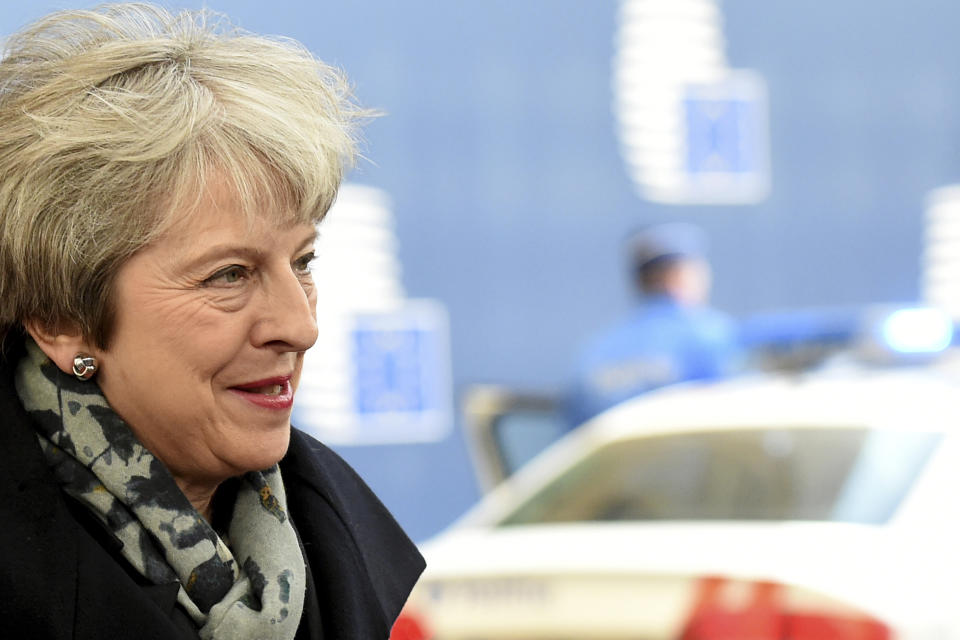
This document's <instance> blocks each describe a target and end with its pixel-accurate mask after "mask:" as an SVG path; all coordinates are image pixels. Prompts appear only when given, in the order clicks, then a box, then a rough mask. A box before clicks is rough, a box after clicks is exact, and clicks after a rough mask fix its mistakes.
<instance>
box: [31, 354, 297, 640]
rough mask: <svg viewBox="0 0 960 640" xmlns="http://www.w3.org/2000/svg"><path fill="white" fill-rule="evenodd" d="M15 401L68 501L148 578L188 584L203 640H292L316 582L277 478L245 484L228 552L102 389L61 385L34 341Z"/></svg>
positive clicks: (183, 593)
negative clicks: (311, 581)
mask: <svg viewBox="0 0 960 640" xmlns="http://www.w3.org/2000/svg"><path fill="white" fill-rule="evenodd" d="M16 389H17V393H18V394H19V396H20V400H21V402H23V405H24V408H25V409H26V410H27V412H28V413H29V414H30V416H31V418H33V421H34V423H35V424H36V428H37V436H38V438H39V440H40V446H41V447H42V449H43V452H44V454H45V456H46V459H47V463H48V464H49V465H50V468H51V469H52V470H53V473H54V475H55V476H56V477H57V479H58V481H59V482H60V484H61V486H62V487H63V490H64V491H66V492H67V493H68V494H70V495H71V496H73V497H74V498H76V499H77V500H79V501H80V502H81V503H82V504H84V505H86V506H87V508H89V509H90V510H91V511H92V512H93V513H94V514H96V516H97V517H98V518H100V520H101V521H103V522H104V523H105V524H106V526H107V528H108V529H109V530H110V531H112V532H113V533H114V535H116V537H117V538H118V539H119V540H120V541H121V542H123V549H122V551H121V552H122V553H123V556H124V557H125V558H126V559H127V560H128V561H129V562H130V564H131V565H133V567H134V568H135V569H136V570H137V571H138V572H139V573H140V574H141V575H143V576H144V577H146V578H147V579H148V580H150V581H151V582H153V583H154V584H169V583H171V582H179V584H180V590H179V593H178V595H177V600H178V602H179V604H180V605H181V606H182V607H183V608H184V609H185V610H186V611H187V613H188V614H189V615H190V617H191V618H193V620H194V622H196V624H197V626H198V627H199V628H200V637H201V638H203V639H204V640H208V639H215V640H220V639H227V638H229V639H231V640H245V639H254V638H277V639H292V638H293V637H294V635H295V634H296V631H297V627H298V625H299V623H300V615H301V613H302V611H303V598H304V592H305V586H306V570H305V567H304V560H303V555H302V553H301V551H300V546H299V543H298V542H297V534H296V532H295V531H294V529H293V526H292V525H291V523H290V519H289V518H288V517H287V515H286V496H285V493H284V489H283V482H282V480H281V478H280V469H279V468H278V467H276V466H274V467H273V468H272V469H269V470H267V471H262V472H251V473H247V474H245V475H244V476H243V478H242V480H241V481H240V482H238V483H237V484H238V489H237V495H236V502H235V504H234V508H233V515H232V517H231V519H230V523H229V525H228V526H227V536H226V537H227V539H228V540H229V541H230V547H229V548H228V547H227V544H226V543H225V542H224V540H222V539H221V538H220V536H218V535H217V533H216V532H215V531H214V530H213V528H212V527H211V526H210V525H209V524H208V523H207V521H206V520H205V519H204V518H203V517H202V516H201V515H200V513H199V512H197V510H196V509H194V508H193V505H191V503H190V501H189V500H188V499H187V497H186V496H185V495H184V494H183V493H182V492H181V491H180V489H179V487H178V486H177V484H176V483H175V482H174V479H173V476H172V475H171V474H170V472H169V471H168V470H167V468H166V467H165V466H164V464H163V463H162V462H160V460H158V459H157V458H156V457H154V456H153V455H152V454H151V453H150V452H149V451H147V449H146V448H144V446H143V445H142V444H141V443H140V441H139V440H137V437H136V436H135V435H134V434H133V432H132V431H131V430H130V428H129V427H128V426H127V425H126V423H125V422H124V421H123V420H122V419H121V418H120V416H118V415H117V414H116V413H114V411H113V410H112V409H110V406H109V405H108V404H107V401H106V398H104V397H103V394H101V393H100V389H99V387H98V386H97V385H96V384H95V383H94V382H93V381H86V382H82V381H79V380H77V379H75V378H73V377H72V376H68V375H65V374H63V373H62V372H61V371H60V370H59V369H58V368H57V367H56V366H55V365H54V364H53V363H52V362H50V360H49V359H47V357H46V356H45V355H44V354H43V352H42V351H41V350H40V348H39V347H37V345H36V344H35V343H34V342H33V341H32V340H29V339H28V340H27V355H26V356H25V357H24V358H23V359H22V360H21V361H20V363H19V365H18V367H17V375H16Z"/></svg>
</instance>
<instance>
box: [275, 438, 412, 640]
mask: <svg viewBox="0 0 960 640" xmlns="http://www.w3.org/2000/svg"><path fill="white" fill-rule="evenodd" d="M280 467H281V471H282V473H283V478H284V486H285V488H286V491H287V500H288V504H289V506H290V514H291V517H292V518H293V520H294V524H295V525H296V527H297V529H298V531H299V532H300V535H301V538H302V539H303V541H304V548H305V550H306V552H307V556H308V560H309V562H310V565H311V567H312V568H313V572H314V579H315V581H316V583H317V588H318V591H319V593H320V598H321V600H322V599H324V598H325V597H326V598H336V599H339V600H341V603H340V605H339V606H338V607H337V606H335V607H330V606H325V607H323V609H324V615H326V616H327V617H328V618H329V616H330V615H335V616H339V617H340V620H339V621H331V620H329V619H327V620H325V622H324V627H325V629H327V628H328V625H331V624H332V626H333V627H334V628H335V633H334V634H333V635H334V637H363V638H367V637H371V638H372V637H387V635H389V632H390V626H391V625H392V624H393V621H394V620H395V619H396V617H397V616H398V615H399V613H400V610H401V608H402V607H403V605H404V603H405V602H406V599H407V596H408V595H409V594H410V591H411V589H412V588H413V585H414V584H415V583H416V581H417V579H418V578H419V576H420V574H421V573H422V571H423V569H424V567H425V566H426V565H425V563H424V560H423V557H422V556H421V555H420V553H419V552H418V551H417V548H416V546H415V545H414V544H413V542H411V541H410V539H409V538H408V537H407V535H406V534H405V533H404V532H403V530H402V529H401V528H400V526H399V525H398V524H397V522H396V521H395V520H394V519H393V516H392V515H391V514H390V512H389V511H388V510H387V509H386V507H384V506H383V504H382V503H381V502H380V500H379V499H377V497H376V496H375V495H374V494H373V492H372V491H371V490H370V489H369V487H367V485H366V484H365V483H364V482H363V480H362V479H361V478H360V477H359V476H358V475H357V474H356V472H355V471H354V470H353V469H352V468H350V466H349V465H347V463H346V462H344V460H343V459H342V458H340V457H339V456H338V455H337V454H336V453H334V452H333V451H331V450H330V449H329V448H327V447H326V446H325V445H323V444H321V443H320V442H318V441H317V440H315V439H313V438H311V437H310V436H308V435H306V434H305V433H303V432H301V431H298V430H296V429H294V430H293V432H292V434H291V439H290V448H289V450H288V452H287V455H286V457H285V458H284V459H283V461H281V463H280ZM331 609H337V610H336V611H331ZM350 609H352V611H351V610H350Z"/></svg>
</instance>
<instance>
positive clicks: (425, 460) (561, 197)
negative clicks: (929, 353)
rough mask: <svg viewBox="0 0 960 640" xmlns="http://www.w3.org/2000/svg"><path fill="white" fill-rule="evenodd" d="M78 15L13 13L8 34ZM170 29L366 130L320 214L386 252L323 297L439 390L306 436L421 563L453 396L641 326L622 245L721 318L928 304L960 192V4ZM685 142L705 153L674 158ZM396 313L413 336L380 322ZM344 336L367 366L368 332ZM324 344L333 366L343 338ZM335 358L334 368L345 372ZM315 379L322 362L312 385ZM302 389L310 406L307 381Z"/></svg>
mask: <svg viewBox="0 0 960 640" xmlns="http://www.w3.org/2000/svg"><path fill="white" fill-rule="evenodd" d="M93 4H95V3H92V2H81V1H76V2H64V1H57V2H52V1H51V2H47V1H35V2H5V3H3V4H2V5H0V33H3V34H6V33H10V32H12V31H14V30H17V29H18V28H20V27H21V26H22V25H24V24H26V23H27V22H29V21H30V20H32V19H35V18H36V17H39V16H40V15H42V14H45V13H47V12H49V11H51V10H54V9H60V8H67V7H69V8H80V7H85V6H92V5H93ZM164 4H166V6H169V7H171V8H176V7H192V8H197V7H201V6H203V7H208V8H210V9H213V10H216V11H222V12H224V13H226V14H228V15H229V16H230V17H231V18H232V19H233V20H234V21H235V22H236V23H237V24H238V25H239V26H241V27H243V28H246V29H249V30H252V31H255V32H260V33H266V34H278V35H284V36H289V37H292V38H295V39H297V40H299V41H301V42H303V43H304V44H305V45H306V46H307V47H308V48H309V49H310V50H312V51H313V52H314V53H315V54H317V55H318V56H319V57H320V58H322V59H323V60H325V61H327V62H329V63H331V64H334V65H336V66H339V67H342V68H343V69H344V70H345V71H346V73H347V74H348V75H349V77H350V78H351V80H352V82H353V84H354V86H355V90H356V95H357V97H358V99H359V101H360V102H361V103H362V104H364V105H367V106H370V107H374V108H377V109H379V110H381V111H382V112H383V113H384V115H383V116H382V117H379V118H377V119H376V120H374V121H373V122H372V123H371V124H370V125H369V126H368V127H367V129H366V133H365V143H364V149H363V153H364V158H363V159H362V160H361V161H360V163H359V166H358V167H357V169H356V170H354V172H353V173H352V174H351V175H350V176H349V182H350V183H351V186H352V187H356V188H354V189H352V191H351V192H350V195H349V197H348V196H347V192H345V193H344V197H342V198H341V201H340V202H339V203H338V205H337V206H338V207H341V206H342V208H344V209H348V208H351V207H352V208H353V209H355V210H357V211H361V213H360V214H357V216H360V217H359V218H356V219H359V220H361V221H363V224H365V225H367V226H366V228H367V229H368V230H370V229H374V230H376V232H375V233H368V234H366V235H364V234H362V233H359V232H356V230H354V233H353V234H352V235H351V234H350V233H349V232H348V231H344V232H343V234H344V235H345V236H350V237H351V238H353V240H351V241H355V242H357V243H358V244H357V247H358V248H357V252H356V253H355V254H350V255H352V256H354V257H356V256H357V255H361V254H362V255H368V256H370V258H369V260H367V261H366V262H363V261H362V260H361V261H360V263H359V264H356V265H353V266H351V263H349V259H350V256H347V257H345V258H344V257H342V256H341V258H342V259H343V260H346V261H347V262H339V263H335V262H331V264H329V265H324V263H323V262H321V268H320V269H318V271H317V274H316V277H317V279H318V281H320V282H323V283H329V286H331V287H332V288H333V290H334V291H339V292H341V293H343V291H344V290H350V289H351V287H350V286H349V283H350V282H353V280H352V279H354V278H357V277H358V276H357V273H359V272H360V271H364V270H365V269H366V270H368V271H369V272H370V273H374V272H375V274H374V275H373V276H371V278H374V279H378V280H377V281H378V282H380V285H382V288H381V289H376V287H373V285H371V286H372V287H373V288H372V289H371V290H370V291H371V293H370V294H369V295H368V296H367V297H365V298H364V299H363V300H359V301H357V300H355V301H353V302H352V303H350V304H353V307H351V308H356V309H359V310H361V311H373V312H377V313H381V315H384V313H385V315H386V316H389V317H390V318H393V321H396V322H398V323H400V324H399V325H397V326H401V325H402V326H403V327H407V328H409V327H410V326H416V327H420V328H421V329H422V335H423V336H427V337H428V338H429V339H430V340H433V341H434V342H433V344H434V346H433V347H431V349H430V350H429V353H427V355H424V353H425V352H423V351H422V350H421V351H420V352H418V353H419V354H420V355H419V356H411V357H412V359H413V361H414V364H417V365H418V366H422V367H423V368H424V369H429V371H430V372H429V374H428V375H427V381H426V382H424V383H423V385H425V386H428V387H430V390H431V391H430V393H431V394H432V395H430V398H431V400H430V402H432V403H433V404H431V405H430V407H426V405H425V404H424V403H423V402H421V403H420V404H418V405H417V404H416V403H413V404H414V405H416V406H412V405H411V403H409V402H407V403H406V404H404V402H405V401H404V400H403V398H400V399H399V400H396V402H395V404H394V405H393V409H394V411H393V412H392V413H393V414H399V413H402V411H400V409H410V411H407V413H416V414H418V415H416V416H414V418H411V419H406V418H405V419H403V420H400V419H395V420H393V422H391V421H389V420H388V421H386V422H383V421H380V422H379V423H378V424H376V425H373V426H369V425H370V424H372V423H369V424H368V423H364V422H363V421H357V420H353V419H352V418H350V417H349V416H347V417H346V418H345V417H344V415H346V413H349V411H348V410H347V409H344V408H343V406H341V405H343V402H342V400H343V398H345V397H347V396H350V397H352V398H354V399H356V398H357V397H358V394H359V395H362V392H361V391H358V389H360V388H361V387H362V386H363V385H362V384H361V383H357V382H354V383H350V382H349V381H345V382H342V383H337V384H339V386H337V384H333V383H330V384H328V385H327V387H329V388H328V389H327V391H328V392H329V393H330V396H331V398H333V399H332V400H330V402H329V403H326V404H324V403H323V402H320V403H318V405H322V406H318V407H315V408H312V409H310V410H311V411H315V413H311V414H309V415H307V413H308V412H307V410H302V411H301V416H302V418H303V421H304V422H306V426H307V427H308V428H310V429H311V430H313V431H315V432H316V433H317V434H318V435H319V436H320V437H321V438H324V439H326V440H327V441H328V442H330V443H331V444H332V445H333V446H334V448H335V449H336V450H337V451H338V452H340V453H341V454H342V455H343V456H344V457H345V458H346V459H347V460H348V461H349V462H350V463H351V464H352V465H353V466H354V467H355V468H356V469H357V470H358V471H359V473H360V474H361V475H362V476H363V477H364V478H365V479H366V480H367V482H368V483H369V484H370V485H371V486H372V487H373V489H374V490H375V491H376V493H377V494H378V495H379V496H380V497H381V498H382V499H383V501H384V502H385V503H386V504H387V506H388V507H389V508H390V509H391V511H393V513H394V514H395V515H396V517H397V518H398V519H399V520H400V522H401V524H403V526H404V527H405V528H406V529H407V531H408V532H409V533H410V535H411V537H413V538H414V539H415V540H417V541H423V540H425V539H427V538H429V537H431V536H432V535H434V534H436V533H437V532H439V531H441V530H442V529H443V528H444V527H446V526H447V525H448V524H450V523H451V522H452V521H453V520H454V519H455V518H457V517H458V516H459V515H461V514H462V513H463V512H464V511H465V510H466V509H467V508H468V507H470V506H471V505H472V504H473V503H474V502H475V501H476V500H477V499H478V497H479V495H480V489H479V487H478V485H477V482H476V480H475V479H474V474H473V471H472V461H471V458H470V455H469V453H468V450H467V446H466V441H465V437H464V435H463V434H464V432H463V424H462V423H463V418H462V399H463V393H464V391H465V389H467V388H468V387H470V386H472V385H475V384H478V383H496V384H502V385H506V386H510V387H517V388H523V389H528V390H537V391H547V392H556V391H559V390H561V389H563V388H564V387H565V385H566V384H567V382H568V380H569V376H570V373H571V371H572V367H573V365H574V360H575V357H576V354H577V352H578V351H579V349H580V347H581V346H582V345H583V343H584V341H585V340H586V339H587V338H588V336H590V335H592V334H593V333H595V332H596V331H597V330H599V329H601V328H602V327H604V326H606V325H609V324H610V323H611V322H614V321H615V320H616V319H617V318H620V317H622V316H623V314H625V313H626V312H627V311H628V309H630V307H631V306H632V305H633V294H632V292H631V287H630V284H629V282H628V277H627V271H626V269H625V263H624V259H623V255H622V251H621V243H622V241H623V238H624V237H625V235H626V234H627V233H628V232H629V231H630V230H632V229H635V228H636V227H638V226H641V225H647V224H651V223H659V222H670V221H686V222H693V223H695V224H697V225H699V226H700V227H702V228H703V229H704V230H705V231H706V233H707V235H708V236H709V239H710V249H709V256H710V260H711V262H712V265H713V272H714V288H713V295H712V301H713V304H714V305H715V306H716V307H718V308H720V309H723V310H725V311H727V312H728V313H730V314H732V315H733V316H734V317H735V318H746V317H748V316H751V315H753V314H756V313H759V312H764V311H769V310H777V309H785V308H809V307H821V306H835V305H861V304H870V303H877V302H910V301H916V300H921V299H923V298H924V297H925V296H928V295H929V290H928V289H929V287H928V286H927V285H925V284H924V283H925V282H926V281H925V267H924V265H925V263H924V250H925V246H926V244H927V235H926V231H925V229H926V226H925V225H926V220H927V217H926V213H925V212H926V211H927V208H928V205H929V203H930V200H929V197H930V193H931V191H932V190H934V189H936V188H938V187H941V186H944V185H948V184H950V183H953V182H955V181H958V178H960V39H958V38H957V37H956V33H955V31H956V25H957V24H960V5H958V4H957V3H955V2H950V1H948V0H914V1H912V2H895V1H893V0H880V1H878V0H839V1H837V2H831V3H801V2H793V3H779V2H766V1H763V0H725V1H720V2H716V3H714V2H709V3H706V2H677V3H673V4H672V7H673V8H672V9H671V3H660V4H662V5H663V6H662V7H660V9H662V11H660V9H658V8H657V6H655V5H657V4H658V3H648V6H647V7H646V9H643V10H640V9H637V8H636V7H633V8H631V6H629V5H630V4H631V3H629V2H622V3H621V2H615V1H614V0H589V1H588V0H521V1H518V0H482V1H480V0H457V1H442V0H406V1H404V2H390V1H388V0H364V1H361V2H352V3H343V2H337V3H334V2H317V1H313V0H272V1H271V2H261V1H254V0H233V1H227V0H207V1H205V2H199V1H198V2H168V3H164ZM634 4H636V3H634ZM658 11H659V13H658ZM651 26H655V27H656V29H653V30H652V31H649V29H650V28H651ZM645 29H648V32H645V31H644V30H645ZM645 33H647V36H646V37H645V36H644V34H645ZM651 33H652V34H653V35H650V34H651ZM691 86H693V87H697V86H699V87H700V89H702V90H703V91H706V94H702V93H701V94H697V93H696V92H693V93H691V92H690V91H691V90H689V87H691ZM683 91H686V93H682V92H683ZM717 92H720V94H722V99H724V100H732V101H739V103H741V104H743V105H746V107H745V110H744V111H742V112H738V113H739V114H740V115H739V116H737V117H735V118H733V120H729V119H728V120H724V119H723V118H719V119H718V118H713V119H711V116H710V115H709V114H707V115H702V114H701V115H700V116H698V115H697V113H698V112H697V111H696V104H695V101H696V100H697V99H700V98H702V96H703V95H707V96H708V97H710V96H713V97H714V98H715V97H716V96H717V95H720V94H718V93H717ZM678 96H679V97H678ZM698 96H699V98H698ZM677 100H680V101H681V102H680V103H679V104H681V110H680V111H677V110H676V109H674V107H676V105H677V104H678V102H677ZM684 100H685V101H686V102H684ZM691 101H693V102H691ZM682 105H686V106H685V107H684V106H682ZM691 105H692V106H691ZM684 109H685V111H684ZM698 118H699V119H698ZM698 123H699V124H698ZM704 123H706V124H704ZM684 124H685V125H686V128H685V129H684V128H683V127H682V126H681V125H684ZM700 125H703V126H706V127H707V129H708V131H707V133H706V134H704V136H702V137H701V139H700V142H698V143H697V142H693V141H691V139H689V138H684V137H683V136H684V135H687V136H689V135H690V133H689V132H690V131H692V130H697V127H698V126H700ZM701 130H702V126H701ZM683 131H686V134H685V133H683ZM704 140H706V141H704ZM697 144H699V145H700V146H699V147H698V146H697ZM698 149H699V150H698ZM697 154H700V155H699V156H698V155H697ZM701 161H702V162H701ZM704 163H707V164H708V165H709V167H710V168H711V169H712V171H711V172H708V173H711V175H712V178H711V179H710V180H707V181H703V180H700V179H699V178H700V177H702V175H703V173H704V172H703V166H704ZM710 163H713V164H710ZM717 163H719V164H717ZM724 163H725V164H724ZM362 212H366V213H365V214H364V213H362ZM341 213H342V214H343V215H342V217H337V216H332V217H331V230H330V236H331V237H335V236H334V227H333V226H332V225H333V224H334V222H336V221H337V220H344V221H345V222H344V225H341V226H349V225H348V224H347V223H346V221H347V220H349V219H350V218H349V214H348V213H347V212H346V211H343V212H341ZM364 216H366V217H364ZM364 243H366V244H364ZM371 243H372V244H371ZM364 252H367V253H364ZM338 265H339V266H338ZM344 265H346V266H344ZM353 269H356V270H357V273H354V272H353ZM384 282H385V283H386V285H384V284H383V283H384ZM337 283H339V288H338V286H337ZM344 283H347V284H346V285H345V284H344ZM378 286H379V285H378ZM376 291H381V292H382V293H381V294H377V293H376ZM378 296H379V297H378ZM323 300H329V306H330V308H331V309H333V308H340V307H343V308H347V307H349V306H350V304H348V303H344V302H343V301H342V300H339V299H336V298H325V297H323V296H321V309H320V314H321V316H323V315H324V309H325V307H324V304H325V303H324V302H323ZM408 301H413V302H415V301H421V302H420V303H417V304H414V303H413V302H410V303H408ZM338 305H339V307H338ZM400 307H402V308H403V311H404V314H406V315H403V314H401V316H402V317H400V316H397V315H396V314H394V315H392V316H391V315H390V314H391V313H393V311H395V310H396V309H397V308H400ZM424 310H425V311H424ZM331 314H332V315H335V314H333V312H332V311H331ZM398 317H399V319H398ZM375 319H376V318H375ZM388 319H389V318H388ZM379 320H383V318H382V317H381V318H379ZM378 326H379V325H378ZM423 327H426V328H423ZM374 328H376V327H374ZM341 329H342V327H341ZM350 330H351V331H353V333H351V334H350V335H351V336H353V338H352V339H354V340H355V346H356V345H360V346H357V349H359V350H360V352H361V353H364V351H363V349H364V348H365V347H363V346H362V344H361V343H362V342H363V341H362V340H361V338H362V332H360V333H357V330H356V327H353V328H352V329H350ZM326 335H328V337H329V339H330V340H331V341H332V342H331V344H334V343H336V339H335V338H336V336H337V335H345V334H342V333H341V334H337V333H336V330H335V329H334V328H331V329H330V332H329V333H328V334H326ZM377 348H379V349H380V351H379V353H380V354H381V355H382V354H383V353H384V352H385V351H389V350H390V349H393V351H391V352H390V353H393V354H394V355H396V354H398V353H402V352H403V349H404V348H406V347H403V346H402V345H401V346H399V347H398V346H396V345H394V346H393V347H384V346H383V345H382V344H381V345H380V347H372V349H373V351H374V352H376V350H377ZM333 350H334V349H333V347H331V351H330V352H331V353H332V351H333ZM351 353H354V356H350V355H344V356H343V357H344V358H346V360H344V361H343V362H340V361H337V362H340V364H343V365H344V366H353V367H354V368H356V367H357V366H361V365H357V364H356V363H355V362H354V363H353V364H351V358H353V357H355V355H356V353H357V351H356V350H355V351H353V352H351ZM374 355H376V353H374ZM323 356H324V353H323V352H320V353H316V354H314V356H313V358H314V360H315V362H317V364H315V365H314V366H315V370H316V371H318V372H319V371H321V370H322V368H323V367H324V364H323V363H320V362H318V358H323ZM331 357H332V356H331ZM397 357H398V358H400V360H403V358H402V357H401V356H397ZM417 357H421V358H423V362H420V361H418V360H417ZM427 361H429V365H428V364H424V363H425V362H427ZM328 364H329V363H328ZM361 368H362V366H361ZM408 368H409V367H408ZM401 369H402V367H401ZM316 375H318V376H320V375H322V374H321V373H317V374H316ZM396 375H400V376H401V377H402V375H403V374H402V372H401V373H400V374H396ZM425 375H426V374H425ZM391 380H393V379H392V378H391ZM394 383H395V380H394V382H391V381H390V380H387V381H386V382H384V381H381V382H380V383H379V384H380V386H390V385H391V384H394ZM305 384H306V383H305ZM315 384H316V389H317V391H316V393H317V394H320V393H321V391H320V389H321V387H324V384H325V383H323V382H316V383H315ZM351 384H353V386H352V387H351V386H350V385H351ZM369 384H374V386H376V384H378V383H376V382H374V383H369ZM358 385H359V386H358ZM334 387H336V389H333V388H334ZM307 388H308V389H309V386H308V387H307ZM330 389H333V391H330ZM337 389H339V391H337ZM338 393H339V394H340V395H339V396H337V394H338ZM351 394H352V395H351ZM334 396H337V397H340V399H341V401H340V404H339V405H338V404H337V402H338V401H337V400H336V398H334ZM317 397H319V395H318V396H317ZM298 402H300V400H298ZM303 402H304V403H309V394H304V398H303ZM337 407H340V408H339V409H338V408H337ZM426 409H430V411H427V410H426ZM323 411H327V414H323ZM338 411H339V413H337V412H338ZM357 411H359V410H357ZM357 411H355V412H354V413H357ZM317 412H319V413H317ZM345 412H346V413H345ZM360 413H362V411H360ZM368 413H369V412H368ZM428 413H429V416H427V414H428ZM322 415H329V416H332V417H330V418H329V419H330V425H334V426H330V425H325V424H324V419H323V417H322ZM318 416H320V417H318ZM336 416H339V417H336ZM425 416H426V418H429V419H428V420H424V419H422V418H425ZM355 417H356V416H354V418H355ZM393 417H394V418H396V417H397V416H396V415H394V416H393ZM408 418H409V416H408ZM338 420H339V421H340V422H338ZM351 420H352V421H351ZM417 420H419V422H417ZM347 423H349V426H342V425H346V424H347ZM337 424H340V425H341V426H340V427H336V426H335V425H337ZM365 424H368V426H369V429H370V430H371V431H370V432H367V433H366V434H365V432H364V429H365V428H366V427H364V425H365ZM424 425H426V426H424ZM325 429H326V430H327V431H325ZM338 429H339V430H338ZM371 433H374V434H375V435H370V434H371ZM331 434H332V435H331ZM325 435H329V437H326V438H325Z"/></svg>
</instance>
